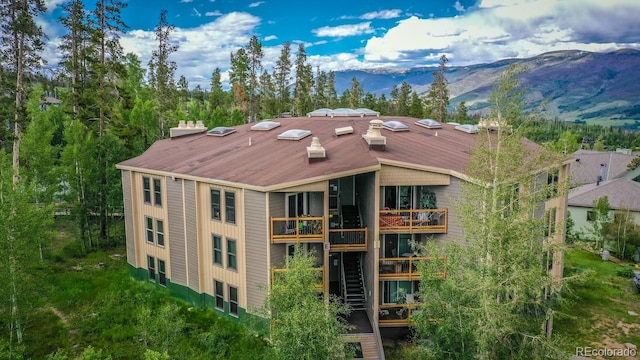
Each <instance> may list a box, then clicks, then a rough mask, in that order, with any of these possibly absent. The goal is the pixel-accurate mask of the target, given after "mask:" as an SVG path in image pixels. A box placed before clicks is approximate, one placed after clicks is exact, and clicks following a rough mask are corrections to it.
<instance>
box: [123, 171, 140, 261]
mask: <svg viewBox="0 0 640 360" xmlns="http://www.w3.org/2000/svg"><path fill="white" fill-rule="evenodd" d="M131 186H132V184H131V171H127V170H123V171H122V194H123V197H124V228H125V236H126V242H127V261H128V262H129V264H130V265H131V266H133V267H138V263H137V261H136V260H137V259H136V243H135V236H134V234H135V224H134V220H133V219H134V212H133V201H134V199H133V197H132V191H133V190H132V189H131Z"/></svg>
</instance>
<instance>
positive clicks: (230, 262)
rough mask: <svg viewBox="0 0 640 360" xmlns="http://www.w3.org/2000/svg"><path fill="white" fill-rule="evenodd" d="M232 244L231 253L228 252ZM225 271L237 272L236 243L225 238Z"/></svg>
mask: <svg viewBox="0 0 640 360" xmlns="http://www.w3.org/2000/svg"><path fill="white" fill-rule="evenodd" d="M231 244H233V252H232V251H230V248H231ZM227 269H231V270H235V271H238V242H237V241H236V240H235V239H230V238H227Z"/></svg>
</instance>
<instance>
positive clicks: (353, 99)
mask: <svg viewBox="0 0 640 360" xmlns="http://www.w3.org/2000/svg"><path fill="white" fill-rule="evenodd" d="M363 96H364V90H362V85H360V82H359V81H358V79H356V77H355V76H354V77H353V78H352V79H351V93H350V97H349V107H350V108H352V109H357V108H359V107H360V104H361V103H362V97H363Z"/></svg>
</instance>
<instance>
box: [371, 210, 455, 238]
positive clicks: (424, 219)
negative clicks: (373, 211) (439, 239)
mask: <svg viewBox="0 0 640 360" xmlns="http://www.w3.org/2000/svg"><path fill="white" fill-rule="evenodd" d="M448 214H449V211H448V209H408V210H380V231H383V232H398V233H409V234H413V233H446V232H447V218H448Z"/></svg>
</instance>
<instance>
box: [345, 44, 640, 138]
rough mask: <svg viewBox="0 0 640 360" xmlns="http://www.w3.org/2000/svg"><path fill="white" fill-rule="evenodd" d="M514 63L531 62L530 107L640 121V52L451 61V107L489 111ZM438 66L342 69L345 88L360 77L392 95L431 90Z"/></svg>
mask: <svg viewBox="0 0 640 360" xmlns="http://www.w3.org/2000/svg"><path fill="white" fill-rule="evenodd" d="M512 62H515V63H519V64H522V65H524V66H526V68H527V72H526V73H525V74H524V76H523V78H522V80H523V82H522V83H523V85H524V86H525V87H526V89H527V99H528V102H529V107H530V108H541V109H542V112H543V113H544V114H545V115H546V116H547V117H548V118H551V119H559V120H562V121H576V122H586V123H599V124H602V125H614V126H616V125H617V126H622V125H623V124H625V123H634V122H635V121H639V122H640V51H638V50H631V49H624V50H618V51H614V52H609V53H594V52H587V51H556V52H550V53H545V54H541V55H538V56H536V57H532V58H528V59H506V60H501V61H498V62H495V63H491V64H478V65H470V66H464V67H456V66H451V67H450V68H449V69H448V71H447V80H448V81H449V92H450V96H451V105H450V110H451V111H453V109H455V106H456V105H457V104H458V103H460V102H461V101H465V104H466V105H467V108H468V109H469V112H480V113H485V112H487V111H488V103H487V99H488V97H489V95H490V94H491V92H492V91H493V86H494V80H495V77H496V75H498V74H500V73H501V72H502V71H504V70H505V68H506V67H507V66H508V65H509V64H510V63H512ZM435 70H436V68H435V67H421V68H412V69H403V70H398V69H393V70H391V69H375V70H349V71H339V72H336V89H337V90H338V92H339V93H341V92H342V91H344V90H345V89H350V88H351V79H352V78H353V77H354V76H355V77H356V78H357V79H358V81H359V82H360V84H361V85H362V87H363V89H364V91H365V92H371V93H375V94H377V95H378V96H379V95H380V94H383V93H384V94H387V96H388V94H389V92H390V91H391V89H392V88H393V85H394V84H398V85H399V84H400V83H402V82H403V81H406V82H407V83H409V84H410V85H411V86H412V88H413V89H414V90H415V91H417V92H418V94H421V95H422V94H426V93H427V92H428V91H429V86H430V84H431V82H432V80H433V77H432V72H433V71H435Z"/></svg>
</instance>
